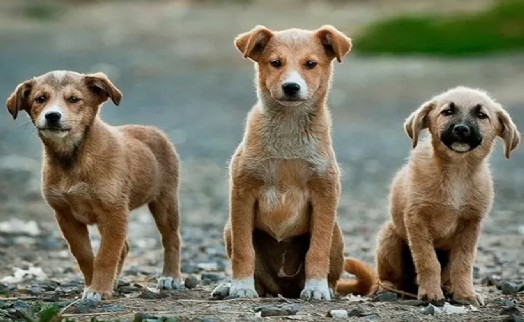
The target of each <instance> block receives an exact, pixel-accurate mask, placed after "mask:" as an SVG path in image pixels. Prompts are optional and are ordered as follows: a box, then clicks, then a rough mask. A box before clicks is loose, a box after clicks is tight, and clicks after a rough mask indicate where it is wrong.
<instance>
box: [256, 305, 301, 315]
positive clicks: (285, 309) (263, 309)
mask: <svg viewBox="0 0 524 322" xmlns="http://www.w3.org/2000/svg"><path fill="white" fill-rule="evenodd" d="M299 310H300V306H299V305H298V304H296V303H293V304H285V305H263V306H258V307H255V312H260V316H261V317H267V316H287V315H295V314H297V312H298V311H299Z"/></svg>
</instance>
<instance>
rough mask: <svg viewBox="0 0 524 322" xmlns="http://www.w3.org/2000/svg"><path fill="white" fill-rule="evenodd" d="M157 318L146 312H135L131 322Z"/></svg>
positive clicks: (145, 321) (143, 321) (142, 321)
mask: <svg viewBox="0 0 524 322" xmlns="http://www.w3.org/2000/svg"><path fill="white" fill-rule="evenodd" d="M157 320H159V319H158V318H157V317H156V316H154V315H149V314H147V313H136V314H135V318H134V319H133V322H148V321H157Z"/></svg>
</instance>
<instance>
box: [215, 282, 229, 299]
mask: <svg viewBox="0 0 524 322" xmlns="http://www.w3.org/2000/svg"><path fill="white" fill-rule="evenodd" d="M230 288H231V283H230V282H222V283H220V284H219V285H218V286H217V287H215V289H214V290H213V292H212V293H211V297H213V298H214V299H216V300H223V299H225V298H226V297H228V296H229V289H230Z"/></svg>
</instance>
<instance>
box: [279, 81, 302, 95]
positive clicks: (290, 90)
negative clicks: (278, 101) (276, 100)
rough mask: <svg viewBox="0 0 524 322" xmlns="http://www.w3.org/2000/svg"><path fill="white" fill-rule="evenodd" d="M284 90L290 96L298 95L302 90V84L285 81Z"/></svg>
mask: <svg viewBox="0 0 524 322" xmlns="http://www.w3.org/2000/svg"><path fill="white" fill-rule="evenodd" d="M282 90H283V91H284V93H285V94H286V95H288V96H293V95H296V94H297V93H298V92H299V91H300V85H298V84H297V83H291V82H290V83H285V84H284V85H282Z"/></svg>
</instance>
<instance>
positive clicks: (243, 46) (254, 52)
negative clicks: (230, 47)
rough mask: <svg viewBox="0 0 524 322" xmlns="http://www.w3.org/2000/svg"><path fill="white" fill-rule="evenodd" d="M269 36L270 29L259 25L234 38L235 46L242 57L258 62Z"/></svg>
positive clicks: (270, 34) (270, 33)
mask: <svg viewBox="0 0 524 322" xmlns="http://www.w3.org/2000/svg"><path fill="white" fill-rule="evenodd" d="M271 37H273V33H272V32H271V30H269V29H267V28H266V27H264V26H260V25H259V26H256V27H255V28H253V29H251V30H250V31H248V32H245V33H243V34H240V35H238V36H237V37H236V38H235V46H236V47H237V49H238V50H239V51H240V52H241V53H242V55H243V56H244V58H250V59H251V60H253V61H255V62H258V60H259V59H260V55H261V54H262V52H263V51H264V48H266V45H267V43H268V42H269V40H270V39H271Z"/></svg>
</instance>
